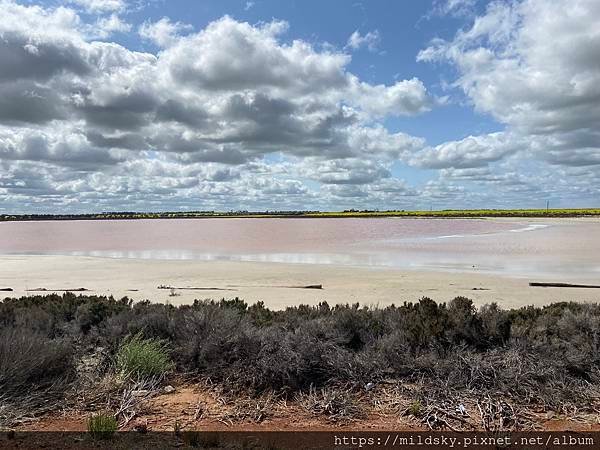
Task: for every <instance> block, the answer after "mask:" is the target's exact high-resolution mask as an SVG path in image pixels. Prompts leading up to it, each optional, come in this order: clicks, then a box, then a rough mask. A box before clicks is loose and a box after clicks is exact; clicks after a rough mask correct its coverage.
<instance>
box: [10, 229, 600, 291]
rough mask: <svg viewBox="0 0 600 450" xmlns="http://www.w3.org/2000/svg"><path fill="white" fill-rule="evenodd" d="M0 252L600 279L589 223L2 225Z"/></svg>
mask: <svg viewBox="0 0 600 450" xmlns="http://www.w3.org/2000/svg"><path fill="white" fill-rule="evenodd" d="M0 254H58V255H78V256H97V257H110V258H138V259H198V260H235V261H265V262H286V263H311V264H338V265H353V266H369V267H397V268H414V269H430V270H444V271H453V270H458V271H470V270H477V271H482V272H491V273H506V274H510V275H512V276H530V275H532V274H545V275H548V274H550V275H552V274H568V275H569V276H570V277H571V278H573V277H580V278H586V279H590V278H592V279H593V278H595V277H599V278H600V257H599V255H600V221H598V220H596V219H573V220H567V219H545V220H519V219H510V220H490V219H481V220H480V219H399V218H377V219H367V218H360V219H353V218H347V219H232V218H228V219H171V220H131V221H129V220H121V221H60V222H51V221H46V222H4V223H0Z"/></svg>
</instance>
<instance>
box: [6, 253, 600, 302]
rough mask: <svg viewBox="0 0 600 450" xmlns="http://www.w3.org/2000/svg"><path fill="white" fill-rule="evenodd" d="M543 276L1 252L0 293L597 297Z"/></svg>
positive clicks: (314, 298) (186, 298)
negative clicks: (547, 283)
mask: <svg viewBox="0 0 600 450" xmlns="http://www.w3.org/2000/svg"><path fill="white" fill-rule="evenodd" d="M541 280H543V278H540V277H538V278H535V279H530V278H522V279H521V278H510V277H505V276H497V275H490V274H482V273H478V271H477V269H474V270H473V272H472V273H450V272H432V271H407V270H398V269H382V268H377V269H369V268H354V267H340V266H334V265H313V264H283V263H257V262H225V261H216V262H212V261H211V262H205V261H193V260H186V261H166V260H135V259H110V258H93V257H79V256H0V289H2V288H12V289H13V291H12V292H0V298H5V297H19V296H23V295H27V294H29V295H32V294H35V292H31V291H30V292H27V290H28V289H36V288H45V289H47V290H48V291H50V290H61V289H76V288H86V289H89V290H90V292H89V293H91V294H99V295H113V296H115V297H122V296H128V297H130V298H132V299H134V300H144V299H148V300H150V301H153V302H171V303H172V304H185V303H191V302H192V301H193V300H194V299H204V298H213V299H220V298H223V297H226V298H233V297H240V298H243V299H245V300H246V301H248V302H256V301H259V300H262V301H264V302H265V304H266V306H268V307H270V308H273V309H282V308H285V307H286V306H290V305H297V304H311V305H313V304H317V303H319V302H321V301H327V302H328V303H329V304H336V303H347V302H349V303H354V302H360V303H361V304H366V305H381V306H385V305H389V304H391V303H395V304H401V303H402V302H404V301H415V300H417V299H419V298H420V297H422V296H428V297H430V298H433V299H434V300H436V301H439V302H444V301H448V300H450V299H452V298H454V297H455V296H458V295H462V296H466V297H469V298H471V299H473V300H474V301H475V302H476V304H477V305H482V304H486V303H491V302H497V303H498V304H499V305H501V306H502V307H504V308H511V307H519V306H523V305H543V304H548V303H552V302H558V301H582V302H592V301H598V302H600V289H573V288H537V287H529V286H528V283H529V281H541ZM553 281H561V282H570V281H571V280H568V279H561V280H556V279H554V280H553ZM578 281H581V280H578ZM590 281H593V280H590ZM314 284H322V285H323V289H322V290H312V289H298V288H291V287H289V286H304V285H314ZM596 284H597V283H596ZM159 285H169V286H175V287H179V288H182V287H199V288H219V290H217V289H215V290H196V291H195V290H178V291H177V294H178V295H177V296H174V297H173V296H170V294H171V292H170V291H169V290H160V289H157V287H158V286H159Z"/></svg>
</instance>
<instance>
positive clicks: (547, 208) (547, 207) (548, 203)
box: [546, 200, 550, 212]
mask: <svg viewBox="0 0 600 450" xmlns="http://www.w3.org/2000/svg"><path fill="white" fill-rule="evenodd" d="M549 209H550V200H546V212H548V210H549Z"/></svg>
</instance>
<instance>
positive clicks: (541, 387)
mask: <svg viewBox="0 0 600 450" xmlns="http://www.w3.org/2000/svg"><path fill="white" fill-rule="evenodd" d="M94 348H102V349H104V351H103V355H104V358H105V359H106V361H105V364H102V365H101V367H103V368H104V369H103V370H114V371H115V372H118V373H121V374H123V376H130V377H138V378H139V377H152V376H164V375H165V374H167V373H169V372H171V371H175V372H181V373H186V374H191V375H193V376H197V377H198V378H210V379H211V380H212V381H214V382H218V383H221V384H222V385H223V386H224V387H227V388H228V389H230V390H233V391H239V392H241V391H244V392H246V393H247V392H250V393H254V394H260V393H263V392H265V391H271V390H274V391H275V392H277V393H279V394H281V395H289V394H299V393H303V394H302V395H309V394H310V393H311V392H312V393H313V401H316V400H314V399H318V398H319V397H318V396H316V395H317V393H318V392H319V391H315V389H319V388H322V387H326V386H331V385H342V384H343V385H345V386H350V387H355V388H356V389H363V388H364V386H365V385H367V384H368V383H378V382H380V381H382V380H387V379H405V380H407V381H410V380H429V381H430V382H431V386H432V389H441V388H440V386H441V385H443V389H446V390H448V389H455V390H467V389H468V390H471V391H473V390H474V391H477V392H482V393H484V392H490V393H493V392H502V393H503V394H504V395H508V396H510V397H512V398H513V399H515V400H516V401H520V402H526V403H527V402H528V403H535V404H543V405H545V406H546V407H553V406H556V407H558V406H559V405H561V404H563V403H564V402H572V403H577V402H579V403H580V404H581V403H585V402H589V401H590V400H589V399H590V398H591V397H590V395H591V394H590V393H589V392H590V391H589V389H590V387H593V388H594V389H595V388H597V387H599V386H600V371H599V369H600V364H599V363H600V351H599V350H600V306H599V305H597V304H579V303H556V304H552V305H549V306H545V307H543V308H539V307H532V306H529V307H523V308H519V309H511V310H502V309H500V308H499V307H498V306H497V305H495V304H492V305H487V306H484V307H482V308H480V309H476V308H475V307H474V306H473V303H472V302H471V300H469V299H467V298H464V297H457V298H455V299H453V300H452V301H450V302H449V303H447V304H444V303H441V304H440V303H436V302H434V301H433V300H431V299H428V298H422V299H421V300H420V301H418V302H416V303H403V304H401V305H399V306H388V307H385V308H366V307H360V306H359V305H358V304H355V305H337V306H334V307H332V306H329V305H328V304H327V303H321V304H319V305H317V306H312V307H311V306H306V305H300V306H295V307H289V308H287V309H285V310H282V311H272V310H270V309H268V308H266V307H265V306H264V304H263V303H260V302H259V303H256V304H252V305H248V304H247V303H245V302H244V301H242V300H239V299H237V298H236V299H233V300H221V301H219V302H215V301H196V302H195V303H194V304H193V305H184V306H179V307H174V306H170V305H165V304H153V303H150V302H140V303H135V304H134V303H132V301H131V300H129V299H127V298H123V299H121V300H115V299H113V298H112V297H110V298H106V297H99V296H76V295H74V294H69V293H67V294H64V295H47V296H31V297H23V298H20V299H8V300H4V301H2V302H0V411H2V410H3V408H2V406H3V404H4V405H7V404H10V403H11V402H12V403H17V402H19V401H21V400H22V399H24V398H27V399H30V402H31V405H30V407H31V408H34V407H36V405H37V406H40V405H43V404H47V403H48V402H47V401H48V399H53V398H60V397H61V396H62V395H63V394H64V392H65V391H66V390H67V389H68V388H69V386H71V385H72V384H73V383H75V382H76V381H77V371H76V367H77V364H78V362H79V361H80V360H81V359H82V358H84V357H85V356H86V355H87V354H89V352H90V351H91V350H90V349H94ZM100 375H101V374H100ZM319 395H320V394H319ZM304 398H308V397H304ZM32 399H33V400H32ZM35 399H37V401H36V400H35ZM417 404H418V403H415V405H417ZM314 408H317V409H318V408H319V403H318V402H317V403H315V406H314ZM1 422H2V416H1V414H0V423H1Z"/></svg>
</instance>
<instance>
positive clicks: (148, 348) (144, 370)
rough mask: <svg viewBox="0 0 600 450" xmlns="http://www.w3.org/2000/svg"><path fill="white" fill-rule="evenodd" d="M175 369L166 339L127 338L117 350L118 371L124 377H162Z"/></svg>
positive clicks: (139, 335)
mask: <svg viewBox="0 0 600 450" xmlns="http://www.w3.org/2000/svg"><path fill="white" fill-rule="evenodd" d="M172 369H173V363H172V361H171V358H170V357H169V352H168V350H167V346H166V343H165V341H162V340H159V339H144V338H143V337H142V334H141V333H138V334H136V335H134V336H133V337H131V338H126V339H125V340H124V342H123V343H122V344H121V346H120V348H119V351H118V352H117V371H118V373H119V374H120V375H121V376H122V377H124V378H152V377H162V376H164V375H166V374H167V373H168V372H169V371H171V370H172Z"/></svg>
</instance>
